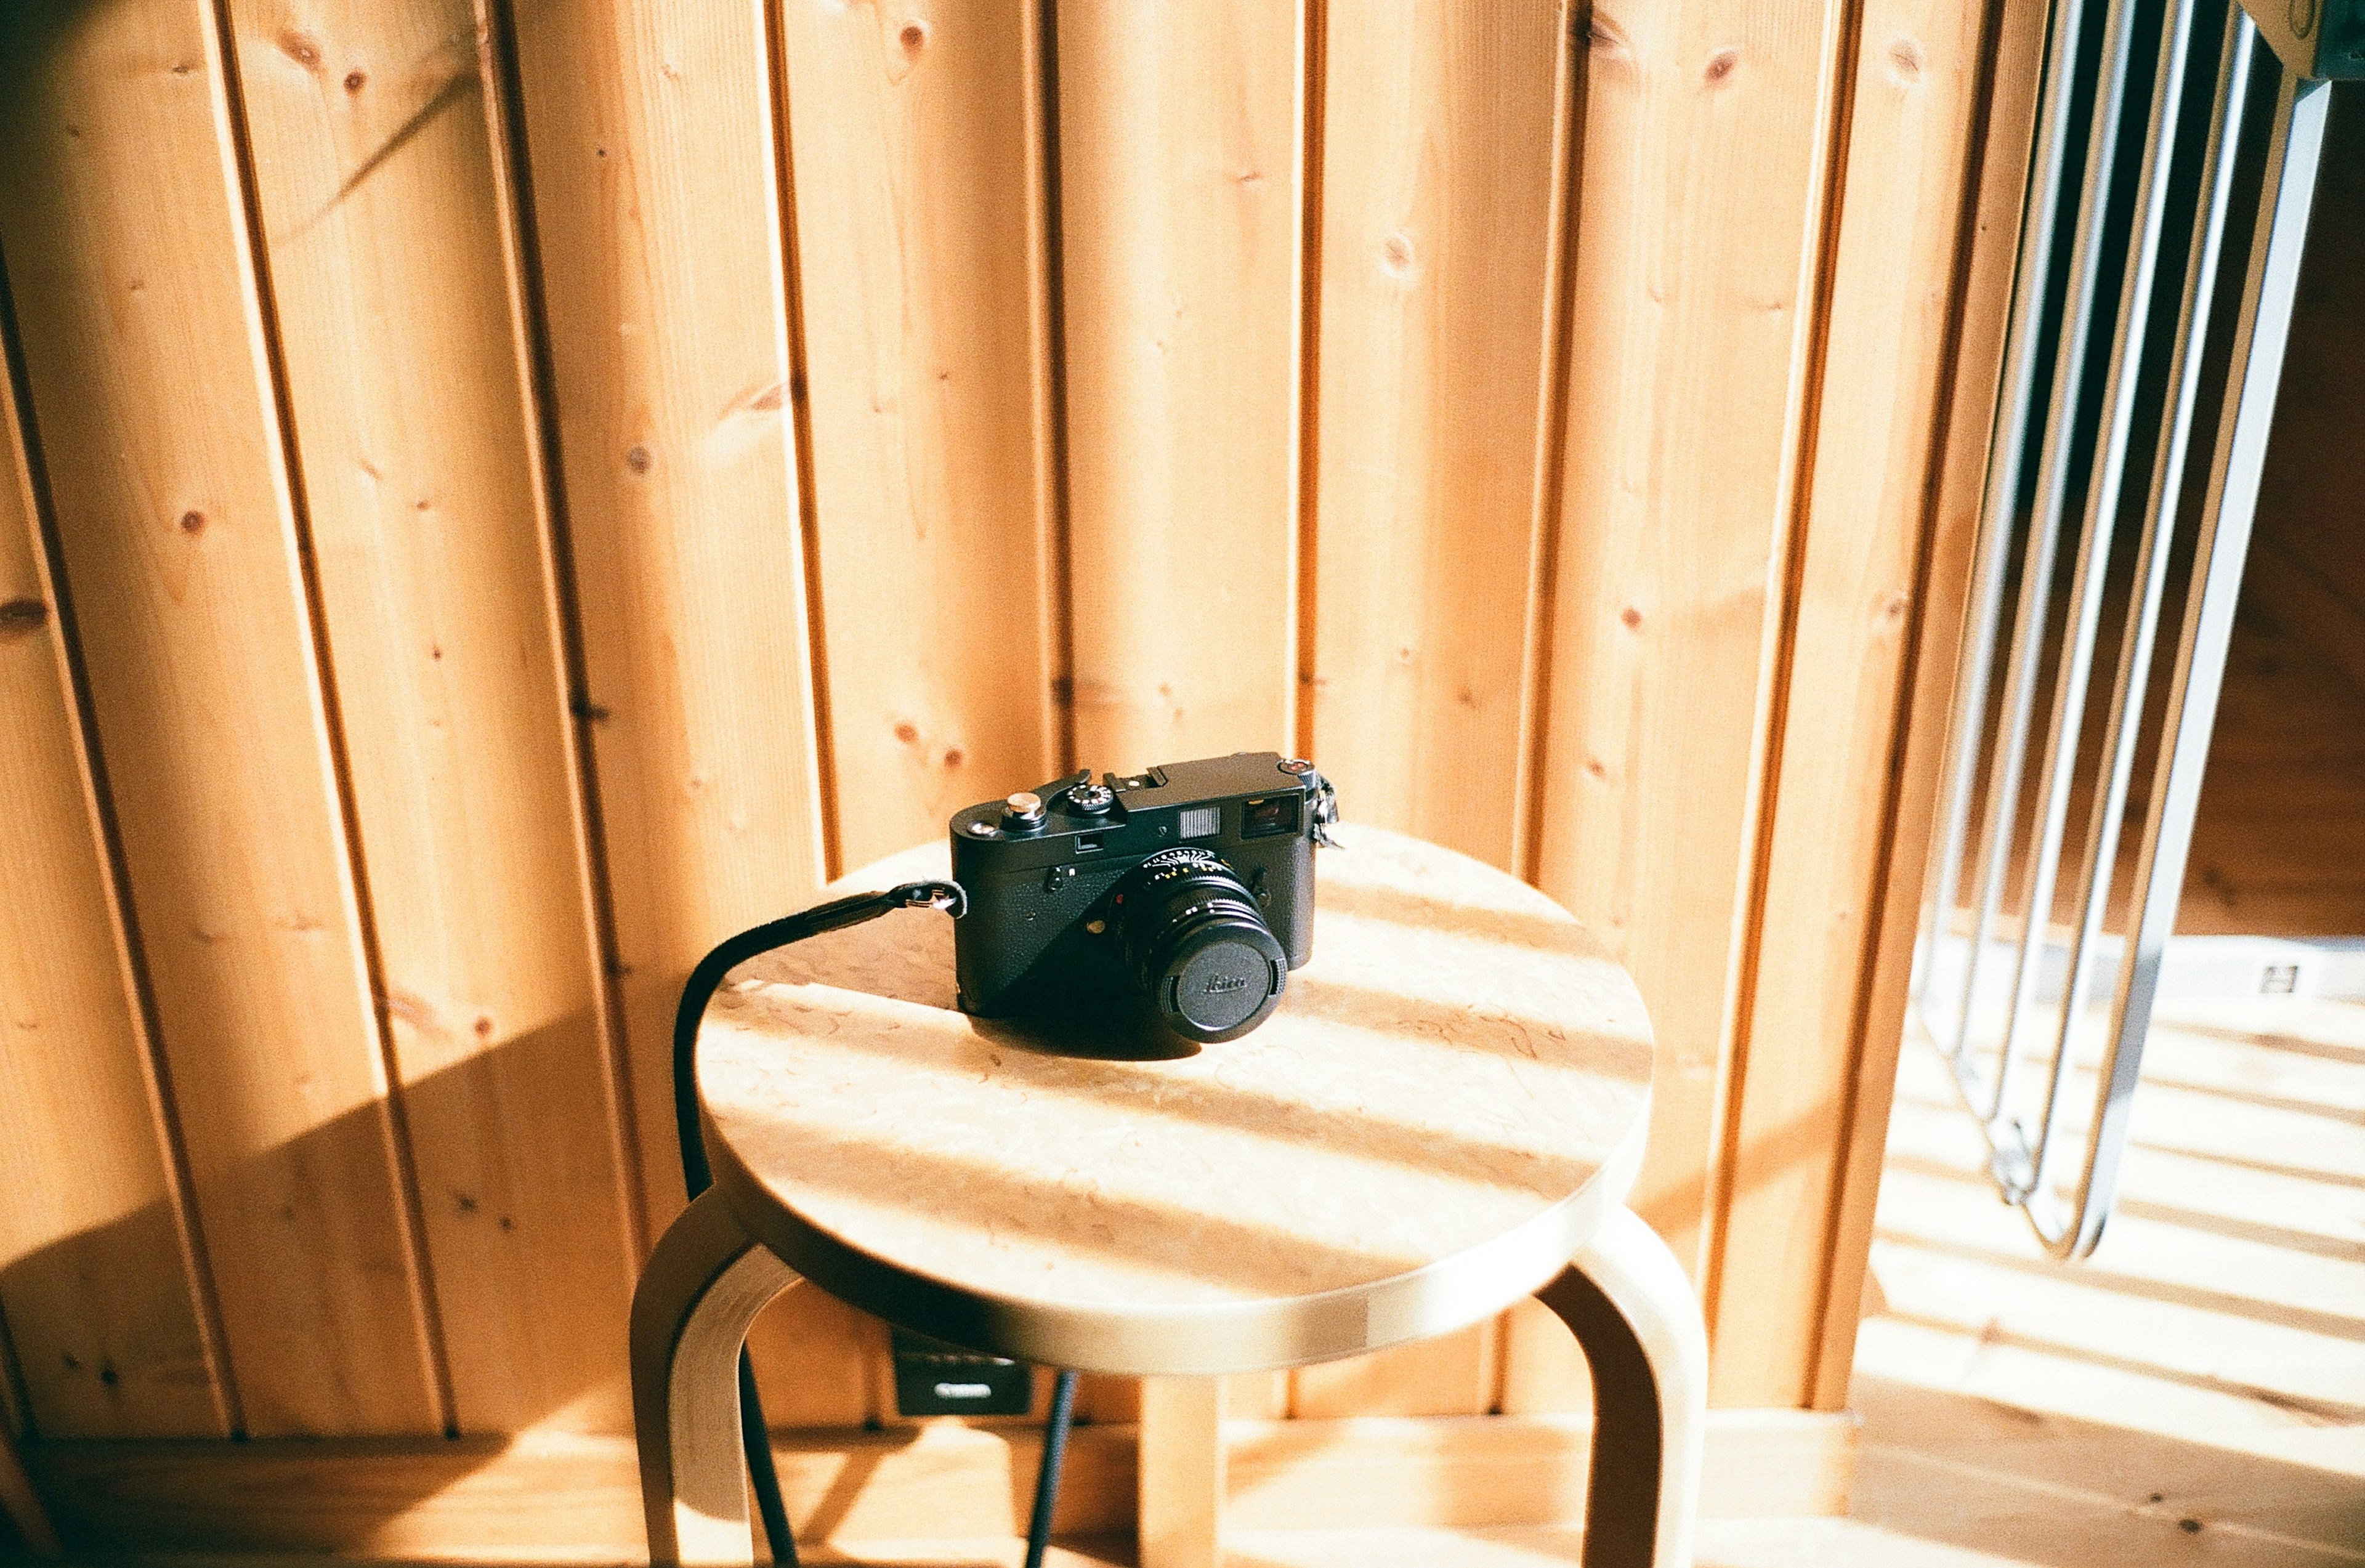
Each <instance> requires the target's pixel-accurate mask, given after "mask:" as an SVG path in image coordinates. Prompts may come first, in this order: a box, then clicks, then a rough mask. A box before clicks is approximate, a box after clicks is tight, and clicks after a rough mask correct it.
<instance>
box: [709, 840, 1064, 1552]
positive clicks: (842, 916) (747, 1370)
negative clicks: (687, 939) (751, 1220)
mask: <svg viewBox="0 0 2365 1568" xmlns="http://www.w3.org/2000/svg"><path fill="white" fill-rule="evenodd" d="M899 909H940V910H943V911H944V912H945V913H947V914H949V915H951V916H952V917H953V918H954V919H955V920H958V919H959V918H960V917H961V916H962V915H964V914H966V913H969V894H968V893H966V892H964V891H963V890H961V885H960V884H959V883H958V882H905V883H903V884H902V885H901V886H900V887H893V888H890V889H888V890H886V891H885V892H883V893H857V894H855V895H854V896H853V897H851V898H843V899H832V900H831V901H830V902H827V903H819V904H815V905H813V908H811V909H806V910H800V911H798V912H797V913H794V914H791V915H787V916H785V917H783V918H781V919H779V920H774V921H768V922H766V923H765V924H762V925H757V926H751V927H749V928H748V929H747V930H745V931H742V932H741V933H739V935H736V936H734V937H732V938H730V939H729V940H728V941H725V942H723V943H722V944H720V945H719V946H716V947H715V949H714V951H712V952H711V953H709V954H707V955H706V957H705V958H701V959H700V960H699V961H698V967H697V968H696V969H692V970H690V971H689V980H688V981H687V982H686V983H685V984H684V985H683V986H682V988H681V1005H680V1006H679V1007H678V1008H677V1009H675V1011H674V1016H673V1120H674V1131H675V1133H676V1134H677V1136H678V1137H679V1138H680V1140H681V1176H682V1182H683V1184H684V1185H686V1186H687V1187H688V1188H689V1195H690V1196H691V1197H693V1198H695V1197H697V1196H698V1195H699V1194H700V1193H703V1192H705V1191H706V1190H707V1189H708V1188H709V1187H712V1185H714V1173H713V1171H712V1169H711V1168H710V1167H709V1166H708V1164H707V1160H706V1139H705V1137H704V1134H703V1132H702V1131H701V1128H700V1126H699V1123H698V1025H699V1022H700V1021H701V1019H703V1018H704V1017H705V1016H706V1004H707V1003H708V1002H712V1000H713V999H714V992H715V990H716V988H718V987H719V986H721V985H722V983H723V977H724V976H725V975H728V974H729V973H730V972H731V971H732V970H733V969H737V968H738V967H739V966H740V965H741V964H744V963H745V962H746V961H747V960H748V959H750V958H755V957H756V956H757V954H759V953H768V952H771V951H772V950H773V949H774V948H776V947H786V946H790V944H791V943H796V942H802V941H806V940H808V939H809V938H812V937H814V936H819V935H823V934H824V933H825V932H830V931H843V930H845V929H846V927H847V926H849V925H860V924H863V923H864V922H865V921H870V920H876V919H878V918H879V917H880V915H882V914H890V913H893V912H894V911H896V910H899ZM1075 1396H1076V1374H1075V1373H1074V1372H1068V1371H1065V1370H1064V1369H1063V1370H1062V1371H1061V1372H1060V1373H1059V1379H1058V1381H1057V1382H1056V1383H1054V1384H1053V1387H1052V1391H1051V1419H1050V1425H1049V1427H1048V1428H1047V1429H1046V1431H1045V1432H1044V1434H1043V1465H1042V1469H1041V1470H1040V1471H1039V1472H1037V1475H1036V1478H1035V1511H1034V1517H1033V1518H1032V1519H1031V1520H1030V1522H1029V1525H1028V1529H1027V1534H1026V1564H1027V1568H1041V1564H1042V1562H1043V1551H1044V1548H1045V1547H1046V1546H1047V1545H1048V1543H1049V1540H1050V1536H1051V1506H1052V1504H1053V1502H1054V1501H1055V1500H1056V1499H1057V1498H1058V1496H1059V1461H1060V1459H1061V1458H1062V1457H1063V1455H1064V1452H1065V1450H1066V1448H1067V1442H1068V1423H1069V1419H1070V1413H1071V1412H1072V1411H1073V1409H1074V1406H1075ZM739 1440H740V1445H741V1447H743V1448H744V1449H745V1450H746V1454H747V1476H748V1489H749V1490H750V1491H752V1492H754V1493H755V1495H756V1509H757V1513H759V1514H760V1515H762V1516H763V1521H764V1539H765V1540H766V1541H767V1542H768V1543H769V1545H770V1547H771V1550H772V1562H774V1563H775V1564H776V1565H777V1568H796V1561H797V1548H796V1541H795V1539H794V1538H793V1536H792V1535H791V1533H790V1529H789V1510H788V1507H787V1505H786V1504H785V1503H783V1502H782V1501H781V1498H780V1477H779V1472H778V1471H777V1470H775V1469H774V1468H773V1464H772V1443H771V1438H770V1434H769V1432H768V1430H767V1428H765V1425H764V1406H763V1402H762V1401H761V1400H760V1399H759V1398H758V1397H757V1393H756V1372H755V1367H754V1364H753V1363H752V1362H750V1361H748V1359H747V1349H746V1347H745V1346H744V1345H743V1346H741V1347H740V1349H739Z"/></svg>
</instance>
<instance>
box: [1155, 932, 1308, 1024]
mask: <svg viewBox="0 0 2365 1568" xmlns="http://www.w3.org/2000/svg"><path fill="white" fill-rule="evenodd" d="M1163 956H1164V958H1165V960H1166V961H1165V963H1164V964H1163V965H1162V966H1161V969H1162V971H1163V972H1162V973H1160V975H1159V977H1158V979H1157V981H1156V983H1155V984H1154V985H1153V986H1152V987H1151V991H1150V994H1151V996H1152V997H1153V998H1154V999H1155V1000H1156V1002H1157V1005H1158V1011H1159V1013H1160V1015H1161V1016H1162V1017H1163V1018H1164V1019H1165V1021H1166V1026H1167V1027H1168V1028H1170V1029H1172V1030H1173V1031H1174V1032H1175V1033H1176V1034H1178V1035H1181V1036H1183V1037H1184V1038H1185V1039H1192V1040H1204V1041H1208V1042H1213V1041H1217V1040H1233V1039H1238V1038H1239V1036H1242V1035H1245V1034H1247V1033H1248V1032H1249V1031H1250V1030H1251V1029H1253V1028H1255V1027H1256V1026H1257V1025H1259V1024H1261V1023H1263V1022H1264V1020H1265V1015H1266V1014H1269V1013H1271V1012H1272V1010H1273V1008H1274V1007H1275V1006H1276V1005H1277V1004H1278V1003H1279V1002H1280V1001H1281V991H1282V987H1283V985H1284V984H1285V983H1286V982H1287V980H1288V975H1289V958H1288V955H1287V954H1285V953H1283V951H1282V948H1281V944H1280V943H1279V942H1278V941H1276V940H1274V938H1273V935H1272V932H1270V931H1268V930H1266V929H1265V927H1264V925H1263V924H1261V922H1257V921H1253V920H1244V919H1226V918H1217V919H1215V920H1210V921H1207V922H1205V924H1198V925H1196V926H1194V928H1193V929H1192V930H1191V932H1190V934H1189V935H1186V936H1185V937H1183V940H1182V941H1181V942H1179V943H1177V944H1175V946H1174V947H1173V948H1172V950H1171V951H1170V952H1169V953H1167V954H1165V955H1163Z"/></svg>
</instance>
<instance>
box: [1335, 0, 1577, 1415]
mask: <svg viewBox="0 0 2365 1568" xmlns="http://www.w3.org/2000/svg"><path fill="white" fill-rule="evenodd" d="M1566 26H1567V20H1566V17H1565V15H1564V13H1563V11H1562V10H1561V9H1560V8H1559V7H1557V6H1538V5H1527V4H1499V3H1495V0H1480V3H1475V4H1473V3H1468V0H1450V3H1449V0H1386V3H1384V4H1381V5H1378V6H1359V7H1356V8H1354V9H1353V10H1351V11H1349V10H1341V11H1339V12H1338V13H1335V14H1334V15H1333V16H1332V17H1330V25H1329V26H1328V27H1327V28H1325V29H1324V31H1323V35H1322V49H1321V51H1320V59H1319V62H1318V70H1319V73H1320V90H1321V92H1322V95H1323V102H1322V105H1321V108H1320V113H1319V116H1318V119H1319V123H1320V125H1321V127H1322V142H1321V146H1320V147H1319V148H1318V149H1317V150H1315V152H1316V154H1318V156H1319V159H1320V162H1321V177H1320V179H1319V181H1318V182H1317V193H1318V195H1317V197H1316V198H1314V199H1317V200H1318V202H1319V206H1320V224H1319V234H1320V245H1319V261H1318V277H1317V279H1316V280H1315V284H1316V286H1315V287H1314V289H1313V291H1312V294H1313V298H1314V299H1315V300H1316V301H1317V307H1318V310H1319V316H1320V320H1319V322H1318V325H1317V329H1316V342H1317V352H1316V353H1315V356H1314V361H1313V369H1312V374H1313V375H1314V376H1315V378H1316V384H1315V386H1314V387H1313V390H1312V393H1311V398H1312V401H1313V405H1314V421H1315V422H1314V430H1315V432H1316V433H1315V437H1314V441H1313V447H1312V451H1311V452H1310V453H1309V454H1307V458H1306V461H1307V462H1308V463H1310V464H1311V465H1312V466H1313V468H1314V472H1315V483H1314V485H1313V487H1312V495H1311V500H1310V502H1309V505H1310V506H1311V509H1312V516H1311V517H1310V518H1309V519H1308V521H1307V523H1306V532H1307V536H1308V537H1309V538H1310V539H1311V540H1312V541H1313V544H1312V554H1313V562H1312V565H1311V568H1310V569H1311V570H1312V572H1313V576H1314V594H1313V599H1314V605H1313V611H1312V622H1313V624H1312V626H1311V628H1310V632H1311V637H1312V644H1313V666H1312V674H1311V678H1310V680H1309V681H1308V683H1307V686H1306V690H1305V691H1304V692H1303V693H1302V696H1303V700H1305V702H1306V705H1307V713H1306V720H1307V723H1306V733H1307V735H1308V750H1307V755H1309V756H1313V757H1315V758H1316V759H1317V761H1319V762H1320V763H1321V765H1322V767H1323V769H1324V771H1325V772H1326V773H1328V775H1329V777H1330V778H1332V779H1333V780H1335V781H1336V782H1337V783H1338V784H1339V789H1340V790H1341V791H1342V793H1343V797H1344V799H1345V800H1346V801H1347V802H1348V804H1349V807H1350V811H1351V815H1352V817H1353V819H1354V820H1356V821H1359V822H1372V823H1381V824H1383V825H1384V826H1388V827H1395V828H1401V829H1404V830H1406V831H1408V832H1412V833H1418V834H1423V835H1424V836H1427V837H1429V838H1432V839H1434V840H1436V841H1437V842H1439V843H1441V844H1445V845H1448V846H1452V847H1453V848H1456V849H1460V850H1463V851H1464V852H1465V853H1468V854H1472V855H1475V856H1478V857H1481V858H1483V859H1485V860H1489V861H1491V862H1493V863H1494V864H1496V865H1498V866H1506V867H1508V866H1510V865H1511V864H1512V858H1513V853H1514V850H1513V846H1514V842H1515V840H1516V839H1517V837H1518V836H1519V830H1520V828H1521V826H1522V823H1521V811H1520V804H1519V801H1520V797H1519V790H1520V787H1521V784H1522V782H1523V779H1524V775H1525V768H1526V765H1527V760H1528V759H1527V757H1526V756H1525V755H1524V754H1525V750H1526V742H1527V735H1528V724H1527V718H1528V714H1527V711H1526V710H1527V691H1526V688H1525V683H1526V679H1527V677H1528V674H1529V671H1528V667H1527V666H1528V657H1527V654H1528V648H1529V646H1530V620H1531V618H1532V617H1533V615H1534V612H1535V610H1536V605H1535V603H1534V601H1533V600H1532V599H1531V597H1530V588H1531V584H1532V579H1533V576H1534V571H1535V567H1536V566H1537V564H1538V563H1537V560H1536V549H1537V543H1538V541H1537V528H1538V524H1539V521H1540V519H1539V517H1538V507H1537V502H1538V499H1539V490H1538V485H1537V474H1536V460H1537V456H1538V454H1539V451H1540V448H1539V446H1538V444H1537V441H1536V436H1537V435H1538V433H1539V425H1540V420H1541V416H1542V413H1543V409H1544V402H1545V393H1546V386H1545V375H1546V370H1547V354H1546V353H1545V349H1546V344H1545V341H1544V319H1545V312H1546V304H1547V298H1548V296H1549V295H1550V293H1551V286H1552V269H1551V266H1550V264H1549V262H1548V255H1549V252H1551V251H1552V242H1551V241H1552V233H1551V227H1552V218H1554V216H1555V212H1556V204H1555V202H1554V199H1553V195H1554V193H1553V174H1554V161H1553V152H1554V141H1555V139H1556V136H1555V133H1556V129H1557V124H1556V122H1557V118H1558V97H1559V92H1560V88H1561V81H1560V76H1561V67H1562V64H1563V61H1562V54H1563V48H1564V39H1565V37H1566V33H1565V28H1566ZM1523 434H1524V438H1525V439H1524V440H1523V439H1522V437H1523ZM1497 1338H1498V1334H1497V1331H1496V1329H1495V1328H1494V1327H1492V1326H1489V1325H1478V1326H1474V1327H1471V1328H1469V1329H1466V1330H1464V1331H1463V1332H1462V1333H1459V1334H1454V1335H1449V1336H1447V1337H1445V1338H1441V1339H1437V1340H1432V1341H1428V1342H1425V1343H1422V1344H1418V1345H1407V1346H1403V1347H1399V1348H1398V1349H1395V1350H1388V1351H1385V1352H1383V1353H1382V1354H1380V1355H1378V1356H1375V1357H1371V1358H1368V1359H1364V1360H1357V1361H1344V1362H1337V1363H1332V1364H1329V1365H1325V1366H1315V1367H1306V1368H1302V1369H1300V1370H1299V1371H1298V1372H1295V1373H1294V1374H1293V1375H1292V1378H1291V1384H1292V1393H1291V1396H1290V1404H1291V1409H1292V1410H1293V1411H1294V1412H1295V1414H1297V1415H1299V1416H1344V1415H1407V1416H1411V1415H1449V1414H1475V1413H1478V1412H1481V1411H1484V1410H1485V1409H1486V1408H1487V1406H1489V1404H1490V1403H1491V1402H1492V1400H1493V1398H1494V1390H1495V1360H1496V1358H1495V1349H1496V1341H1497Z"/></svg>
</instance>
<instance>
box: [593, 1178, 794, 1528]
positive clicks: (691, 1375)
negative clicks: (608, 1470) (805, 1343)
mask: <svg viewBox="0 0 2365 1568" xmlns="http://www.w3.org/2000/svg"><path fill="white" fill-rule="evenodd" d="M797 1278H798V1276H797V1275H796V1274H795V1273H794V1272H792V1271H790V1268H789V1266H788V1265H787V1264H786V1263H783V1262H781V1261H780V1260H779V1259H778V1258H776V1257H774V1256H773V1255H772V1254H771V1253H770V1252H768V1251H767V1250H766V1249H764V1248H763V1247H762V1246H761V1245H760V1244H758V1243H757V1242H756V1241H754V1240H751V1239H750V1238H748V1236H747V1233H746V1232H745V1231H744V1230H742V1229H740V1228H739V1221H738V1220H737V1219H736V1218H735V1217H734V1216H733V1215H732V1213H731V1210H730V1209H729V1208H728V1207H727V1206H726V1205H725V1204H724V1203H723V1194H722V1193H718V1192H715V1191H712V1190H711V1189H710V1190H709V1191H707V1192H706V1193H702V1194H701V1196H700V1197H699V1198H698V1200H697V1201H696V1202H694V1203H692V1204H690V1205H689V1207H688V1208H687V1209H684V1210H683V1211H682V1214H681V1217H680V1218H678V1219H677V1220H675V1221H674V1222H673V1225H672V1226H671V1227H670V1228H669V1229H667V1231H666V1233H665V1236H664V1238H663V1239H661V1240H660V1241H658V1243H657V1245H656V1251H654V1252H652V1253H651V1254H650V1255H649V1263H648V1267H647V1268H645V1269H644V1270H642V1271H641V1282H640V1283H639V1285H638V1286H636V1287H635V1288H634V1289H633V1428H634V1429H635V1431H636V1432H637V1434H638V1436H639V1439H640V1450H641V1508H642V1512H643V1514H644V1516H645V1517H646V1518H647V1520H648V1527H649V1561H650V1562H652V1563H752V1562H754V1561H755V1557H756V1551H755V1539H754V1537H753V1536H751V1535H750V1534H749V1533H748V1529H747V1466H746V1461H745V1457H744V1456H743V1455H742V1454H741V1452H740V1449H739V1377H738V1369H739V1348H740V1346H742V1345H743V1344H745V1342H746V1338H747V1327H748V1325H749V1324H751V1323H753V1322H755V1321H756V1314H757V1313H758V1312H760V1311H762V1310H763V1309H764V1305H765V1304H766V1303H768V1302H769V1301H770V1300H771V1299H772V1298H773V1297H774V1296H776V1295H778V1294H780V1293H781V1292H782V1291H784V1290H786V1289H788V1288H789V1287H790V1285H793V1284H795V1283H796V1282H797Z"/></svg>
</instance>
